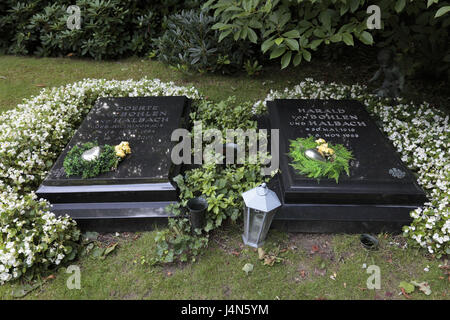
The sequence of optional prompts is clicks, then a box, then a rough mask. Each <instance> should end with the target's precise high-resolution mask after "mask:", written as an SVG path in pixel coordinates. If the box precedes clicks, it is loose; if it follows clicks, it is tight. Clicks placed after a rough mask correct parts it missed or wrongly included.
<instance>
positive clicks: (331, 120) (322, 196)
mask: <svg viewBox="0 0 450 320" xmlns="http://www.w3.org/2000/svg"><path fill="white" fill-rule="evenodd" d="M268 109H269V119H270V127H271V129H279V130H280V141H279V146H280V170H281V173H280V174H279V175H278V177H277V179H275V181H274V182H273V185H274V187H275V188H276V190H277V192H278V194H279V196H280V199H281V200H282V203H283V206H282V208H281V209H280V212H279V214H277V216H276V217H275V220H274V225H275V226H278V227H281V228H284V229H287V230H289V231H306V232H378V231H400V230H401V226H402V225H405V224H408V223H409V222H410V215H409V212H410V211H412V210H413V209H415V208H417V207H418V206H420V205H422V204H423V202H424V201H426V198H425V195H424V193H423V191H422V189H421V188H420V187H419V186H418V185H417V182H416V179H415V177H414V175H413V174H412V173H411V172H410V171H409V170H408V169H407V168H406V166H405V165H404V164H403V163H402V161H401V160H400V157H399V155H398V154H397V153H396V151H395V150H394V148H393V147H392V145H391V144H390V142H389V141H388V140H387V138H386V137H385V136H384V134H383V133H382V132H381V131H380V130H379V129H378V127H377V126H376V124H375V122H374V121H373V120H372V119H371V117H370V115H369V114H368V112H367V111H366V110H365V108H364V106H363V105H362V104H361V103H359V102H357V101H354V100H297V99H280V100H275V101H272V102H268ZM308 136H314V137H316V138H319V137H320V138H323V139H325V140H326V141H329V142H331V143H334V144H336V143H339V144H343V145H344V146H345V147H346V148H347V149H349V150H351V151H352V153H353V156H354V160H351V162H350V176H347V175H346V174H345V173H344V174H342V175H341V176H340V178H339V183H336V182H335V180H334V179H324V178H322V179H320V181H319V182H318V181H317V180H316V179H311V178H308V177H306V176H302V175H300V174H299V173H297V172H296V171H295V170H294V168H293V167H292V166H291V165H290V162H291V159H290V157H289V156H288V152H289V140H294V139H296V138H298V137H308Z"/></svg>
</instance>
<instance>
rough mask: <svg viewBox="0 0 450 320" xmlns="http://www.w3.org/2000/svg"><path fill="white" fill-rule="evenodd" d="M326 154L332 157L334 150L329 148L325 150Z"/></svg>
mask: <svg viewBox="0 0 450 320" xmlns="http://www.w3.org/2000/svg"><path fill="white" fill-rule="evenodd" d="M327 153H328V154H329V155H330V156H332V155H333V154H334V150H333V149H331V148H328V149H327Z"/></svg>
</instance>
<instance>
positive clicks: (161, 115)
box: [37, 97, 189, 231]
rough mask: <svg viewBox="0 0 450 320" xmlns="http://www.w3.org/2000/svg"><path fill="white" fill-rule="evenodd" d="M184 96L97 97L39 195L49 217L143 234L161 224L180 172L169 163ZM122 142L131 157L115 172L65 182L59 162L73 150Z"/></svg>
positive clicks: (183, 119) (184, 110) (181, 120)
mask: <svg viewBox="0 0 450 320" xmlns="http://www.w3.org/2000/svg"><path fill="white" fill-rule="evenodd" d="M188 106H189V100H188V99H187V98H186V97H133V98H128V97H123V98H100V99H98V101H97V102H96V104H95V106H94V107H93V109H92V110H91V111H90V112H89V114H88V115H87V117H86V118H85V119H84V121H83V122H82V124H81V126H80V127H79V129H78V130H77V132H76V133H75V135H74V136H73V138H72V139H71V141H70V142H69V144H68V145H67V146H66V148H65V149H64V150H63V152H62V153H61V155H60V156H59V158H58V159H57V161H56V162H55V164H54V166H53V167H52V169H51V170H50V172H49V174H48V176H47V178H46V179H45V180H44V182H43V183H42V185H41V186H40V188H39V190H38V191H37V194H38V196H40V197H43V198H45V199H47V200H49V201H50V203H51V204H52V205H53V212H55V213H56V214H66V213H67V214H69V215H70V216H72V217H73V218H74V219H76V220H77V221H78V223H79V224H80V225H81V226H82V227H84V228H87V229H96V230H109V231H121V230H129V229H148V227H149V226H148V224H149V223H150V224H152V223H154V222H158V221H159V220H165V219H166V218H167V216H168V215H169V214H168V213H167V212H166V211H165V207H166V206H167V205H169V204H171V203H173V202H176V201H177V200H178V198H177V192H176V188H175V187H174V186H173V184H172V182H171V179H172V177H174V176H175V175H176V174H177V173H178V172H179V171H180V167H179V166H176V165H173V164H172V161H171V159H170V154H171V148H172V142H171V141H170V138H171V134H172V131H173V130H175V129H177V128H180V127H183V126H185V124H186V116H187V112H188ZM88 141H97V142H98V143H99V145H103V144H109V145H117V144H119V143H120V142H121V141H128V142H129V143H130V147H131V149H132V153H131V154H130V155H128V156H127V157H126V158H125V160H123V161H122V162H121V163H120V164H119V166H118V168H117V170H115V171H111V172H108V173H104V174H101V175H99V176H97V177H94V178H89V179H82V178H81V177H76V176H71V177H67V175H66V173H65V171H64V168H63V161H64V158H65V156H66V154H67V152H68V151H69V150H70V149H71V148H72V147H73V146H75V145H79V144H83V143H85V142H88Z"/></svg>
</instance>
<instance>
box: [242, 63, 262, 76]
mask: <svg viewBox="0 0 450 320" xmlns="http://www.w3.org/2000/svg"><path fill="white" fill-rule="evenodd" d="M262 68H263V67H262V65H260V64H259V62H258V60H255V61H253V63H252V62H251V61H250V60H247V61H246V62H245V64H244V69H245V72H247V75H249V76H254V75H258V74H259V73H260V72H261V70H262Z"/></svg>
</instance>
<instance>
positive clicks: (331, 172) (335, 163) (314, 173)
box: [289, 137, 353, 183]
mask: <svg viewBox="0 0 450 320" xmlns="http://www.w3.org/2000/svg"><path fill="white" fill-rule="evenodd" d="M308 149H310V150H313V151H312V153H315V154H316V155H317V154H318V155H317V158H318V159H320V160H317V159H313V158H311V157H310V156H307V155H306V154H305V152H306V151H307V150H308ZM308 154H310V153H308ZM289 156H290V157H291V158H292V160H293V163H290V165H291V166H292V167H293V168H294V169H295V170H297V171H298V172H299V173H300V174H302V175H306V176H307V177H309V178H315V179H317V180H320V178H323V177H327V178H329V179H335V180H336V183H338V180H339V175H340V174H341V173H342V172H345V173H347V176H349V175H350V172H349V161H350V160H351V159H353V156H352V152H351V151H349V150H347V149H346V148H345V147H344V146H343V145H341V144H335V145H332V144H330V143H326V141H325V140H323V139H317V140H315V138H314V137H308V138H297V139H295V140H290V148H289Z"/></svg>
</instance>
